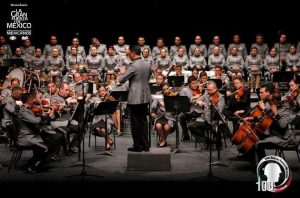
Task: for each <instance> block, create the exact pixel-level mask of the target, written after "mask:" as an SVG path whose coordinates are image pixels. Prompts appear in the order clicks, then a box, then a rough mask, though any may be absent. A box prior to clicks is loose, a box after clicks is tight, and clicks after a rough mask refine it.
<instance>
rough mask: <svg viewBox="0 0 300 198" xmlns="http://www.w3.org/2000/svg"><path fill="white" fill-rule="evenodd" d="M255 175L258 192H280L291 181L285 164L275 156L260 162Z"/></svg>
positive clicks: (267, 157) (290, 175)
mask: <svg viewBox="0 0 300 198" xmlns="http://www.w3.org/2000/svg"><path fill="white" fill-rule="evenodd" d="M256 173H257V180H258V181H257V185H258V191H270V192H282V191H284V190H285V189H287V188H288V187H289V185H290V184H291V181H292V174H291V171H290V169H289V167H288V165H287V163H286V162H285V161H284V160H283V159H282V158H281V157H278V156H275V155H269V156H266V157H264V158H263V159H262V160H260V162H259V163H258V165H257V168H256Z"/></svg>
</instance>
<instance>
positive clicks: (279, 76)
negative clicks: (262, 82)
mask: <svg viewBox="0 0 300 198" xmlns="http://www.w3.org/2000/svg"><path fill="white" fill-rule="evenodd" d="M294 75H295V74H294V72H292V71H287V72H286V71H284V72H282V71H280V72H274V73H273V82H278V84H279V85H282V83H289V82H290V81H291V80H292V79H294ZM280 82H281V84H280ZM281 87H282V86H281ZM283 87H284V86H283Z"/></svg>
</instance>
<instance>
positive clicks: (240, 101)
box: [224, 78, 250, 133]
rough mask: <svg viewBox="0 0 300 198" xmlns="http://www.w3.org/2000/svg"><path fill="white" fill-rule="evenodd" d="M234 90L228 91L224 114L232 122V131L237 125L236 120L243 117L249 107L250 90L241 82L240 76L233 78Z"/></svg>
mask: <svg viewBox="0 0 300 198" xmlns="http://www.w3.org/2000/svg"><path fill="white" fill-rule="evenodd" d="M233 85H234V91H231V92H230V91H228V92H227V93H226V94H227V97H228V100H227V105H226V108H225V111H224V114H225V115H226V117H227V118H228V120H230V121H232V122H233V133H234V131H235V130H236V127H237V126H238V121H239V120H240V118H241V117H243V116H244V115H245V114H246V113H247V112H248V110H249V108H250V91H249V89H247V88H246V87H245V85H244V84H243V79H242V78H235V79H234V80H233Z"/></svg>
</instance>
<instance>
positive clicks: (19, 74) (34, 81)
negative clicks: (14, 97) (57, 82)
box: [3, 68, 41, 92]
mask: <svg viewBox="0 0 300 198" xmlns="http://www.w3.org/2000/svg"><path fill="white" fill-rule="evenodd" d="M8 76H9V77H10V78H8V79H6V80H5V81H4V83H3V87H4V88H7V87H8V86H10V84H11V79H12V78H17V79H19V80H20V86H21V87H23V88H25V89H26V90H29V91H28V92H30V91H31V90H33V89H34V88H37V89H39V88H40V86H41V82H40V78H39V76H38V75H37V74H36V73H34V72H30V71H27V70H24V69H22V68H15V69H13V70H11V71H10V72H9V73H8Z"/></svg>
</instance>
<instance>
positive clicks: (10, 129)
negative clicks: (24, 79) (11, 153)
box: [1, 86, 22, 147]
mask: <svg viewBox="0 0 300 198" xmlns="http://www.w3.org/2000/svg"><path fill="white" fill-rule="evenodd" d="M21 96H22V88H21V87H19V86H15V87H14V88H13V89H12V94H11V96H8V97H6V98H4V99H3V100H2V101H1V103H2V104H3V105H4V109H3V119H2V127H3V128H6V129H7V137H8V138H9V139H10V146H11V147H13V146H14V143H15V140H16V139H17V137H16V135H17V134H16V131H15V130H14V129H15V128H14V126H13V123H12V121H13V119H12V118H13V116H16V115H17V113H18V112H19V110H20V106H21V105H22V103H20V102H19V103H17V101H19V100H20V99H21Z"/></svg>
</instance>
